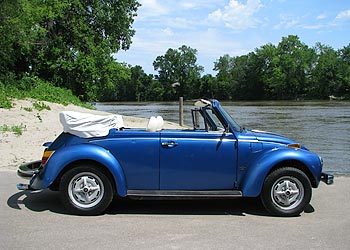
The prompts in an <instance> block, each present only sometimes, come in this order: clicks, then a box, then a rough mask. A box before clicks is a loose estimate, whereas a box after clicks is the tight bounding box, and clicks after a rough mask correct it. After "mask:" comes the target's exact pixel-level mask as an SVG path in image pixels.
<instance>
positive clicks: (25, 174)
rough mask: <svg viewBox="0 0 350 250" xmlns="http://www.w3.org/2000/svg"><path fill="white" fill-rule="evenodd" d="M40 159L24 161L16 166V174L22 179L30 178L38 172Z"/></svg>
mask: <svg viewBox="0 0 350 250" xmlns="http://www.w3.org/2000/svg"><path fill="white" fill-rule="evenodd" d="M40 165H41V160H38V161H32V162H28V163H24V164H22V165H21V166H19V167H18V170H17V175H18V176H19V177H22V178H24V179H31V178H32V177H33V176H34V175H35V174H37V173H39V168H40Z"/></svg>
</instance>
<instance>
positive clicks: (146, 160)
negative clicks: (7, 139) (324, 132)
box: [28, 100, 331, 197]
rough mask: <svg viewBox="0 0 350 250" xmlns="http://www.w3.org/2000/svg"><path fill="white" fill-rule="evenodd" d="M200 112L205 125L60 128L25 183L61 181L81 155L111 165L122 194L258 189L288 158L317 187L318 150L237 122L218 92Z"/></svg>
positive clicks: (248, 193)
mask: <svg viewBox="0 0 350 250" xmlns="http://www.w3.org/2000/svg"><path fill="white" fill-rule="evenodd" d="M196 112H197V113H198V114H199V113H200V114H201V115H202V118H200V119H204V122H203V124H204V125H203V126H202V127H201V128H200V127H199V126H198V124H197V125H196V124H195V122H194V129H178V130H176V129H172V130H160V131H155V132H154V131H153V132H150V131H146V129H123V130H118V129H111V130H110V131H109V134H108V135H107V136H104V137H94V138H81V137H78V136H75V135H72V134H69V133H62V134H61V135H60V136H58V138H56V140H55V141H54V142H53V143H49V144H47V146H48V147H47V149H46V151H49V152H52V153H51V154H50V156H49V159H48V160H47V162H46V163H45V164H44V165H43V164H41V166H40V168H39V169H38V170H36V174H35V175H34V176H33V177H32V178H31V180H30V183H29V186H28V188H29V189H33V190H37V189H45V188H49V187H50V188H53V189H55V188H56V189H57V187H58V184H59V182H60V178H61V177H62V175H63V174H64V173H65V172H66V171H68V170H69V169H71V168H74V166H75V164H76V163H79V162H93V163H95V164H97V165H99V166H100V167H101V168H103V169H104V170H106V172H108V175H109V176H110V177H111V180H112V184H113V185H112V186H113V188H114V190H115V192H116V193H117V194H118V195H119V196H121V197H125V196H129V195H130V196H132V195H134V194H137V195H141V196H142V194H144V195H149V194H153V195H157V194H159V195H164V196H167V195H169V194H173V195H174V196H181V194H186V192H189V193H190V192H192V194H196V193H197V192H198V193H199V194H200V192H204V194H210V193H214V194H215V192H217V194H225V192H227V193H229V194H231V195H233V196H243V197H257V196H259V195H260V194H261V192H262V189H263V186H264V181H265V179H266V177H267V176H268V175H269V174H270V173H271V172H273V171H274V170H276V169H278V168H281V167H285V166H293V167H295V168H297V169H299V170H300V171H302V172H303V173H304V174H305V175H306V176H307V178H308V179H309V181H310V184H311V186H312V187H313V188H316V187H317V186H318V185H319V182H320V180H321V177H322V178H323V176H324V175H323V174H322V159H321V157H319V156H318V155H317V154H315V153H313V152H311V151H309V150H308V149H307V148H306V147H305V146H303V145H301V144H299V143H297V142H295V141H293V140H291V139H288V138H285V137H283V136H280V135H277V134H273V133H268V132H262V131H249V130H245V129H242V128H240V127H239V126H238V125H237V124H236V123H235V122H234V120H233V119H232V117H230V116H229V114H227V113H226V111H225V110H224V109H223V108H222V106H221V105H220V103H219V102H218V101H217V100H211V101H210V102H209V101H206V102H204V104H203V103H202V106H201V107H200V108H197V109H196V110H194V111H193V113H194V114H195V113H196ZM193 120H195V118H194V119H193ZM327 177H328V178H329V179H330V178H331V176H327ZM172 192H173V193H172ZM220 192H221V193H220Z"/></svg>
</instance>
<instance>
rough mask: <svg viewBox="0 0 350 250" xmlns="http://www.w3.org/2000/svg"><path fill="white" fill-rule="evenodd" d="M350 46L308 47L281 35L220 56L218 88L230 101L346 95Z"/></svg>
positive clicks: (347, 92)
mask: <svg viewBox="0 0 350 250" xmlns="http://www.w3.org/2000/svg"><path fill="white" fill-rule="evenodd" d="M349 61H350V45H349V46H347V47H344V48H343V49H341V50H338V51H335V50H334V49H332V48H331V47H329V46H324V45H321V44H316V46H315V47H314V48H309V47H308V46H307V45H305V44H304V43H302V42H301V41H300V40H299V37H297V36H288V37H283V38H282V40H281V42H280V43H279V44H278V45H277V46H275V45H272V44H266V45H264V46H262V47H260V48H258V49H256V50H255V51H254V52H251V53H249V54H248V55H243V56H238V57H230V56H229V55H224V56H223V57H220V58H219V60H218V61H216V62H215V63H214V65H215V67H214V70H216V71H218V73H217V75H216V77H217V80H218V81H219V86H220V89H221V90H223V91H224V92H225V93H226V96H223V95H222V94H220V93H218V95H216V96H221V97H222V98H223V99H234V100H260V99H272V100H293V99H294V100H296V99H305V98H307V99H313V98H316V99H326V98H328V96H330V95H335V96H344V97H348V98H350V92H349V89H350V88H349V87H350V83H349V79H350V63H349Z"/></svg>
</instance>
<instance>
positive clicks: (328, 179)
mask: <svg viewBox="0 0 350 250" xmlns="http://www.w3.org/2000/svg"><path fill="white" fill-rule="evenodd" d="M321 181H323V182H324V183H326V184H327V185H331V184H333V183H334V175H332V174H328V173H321Z"/></svg>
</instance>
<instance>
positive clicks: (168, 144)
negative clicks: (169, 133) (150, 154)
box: [162, 141, 179, 148]
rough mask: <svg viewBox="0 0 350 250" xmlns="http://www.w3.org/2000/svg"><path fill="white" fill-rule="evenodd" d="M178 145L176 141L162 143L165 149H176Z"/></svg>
mask: <svg viewBox="0 0 350 250" xmlns="http://www.w3.org/2000/svg"><path fill="white" fill-rule="evenodd" d="M178 145H179V144H178V143H176V142H174V141H168V142H162V147H164V148H174V147H176V146H178Z"/></svg>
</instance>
